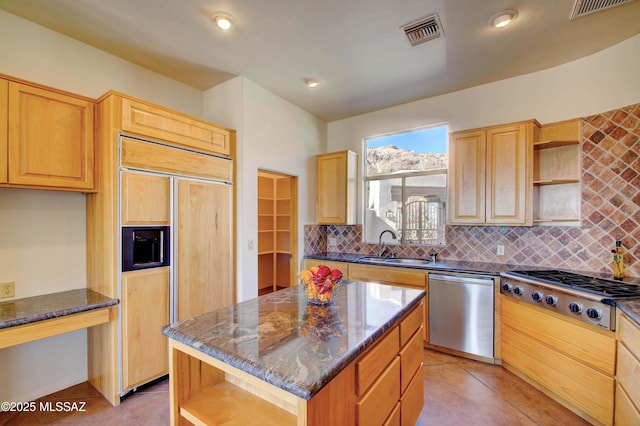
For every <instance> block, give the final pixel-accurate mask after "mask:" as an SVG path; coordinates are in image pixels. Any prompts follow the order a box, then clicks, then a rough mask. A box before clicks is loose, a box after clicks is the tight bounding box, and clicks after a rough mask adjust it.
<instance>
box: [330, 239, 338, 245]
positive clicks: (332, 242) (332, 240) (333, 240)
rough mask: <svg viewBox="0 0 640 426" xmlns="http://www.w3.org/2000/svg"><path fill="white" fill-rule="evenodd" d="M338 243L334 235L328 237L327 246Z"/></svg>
mask: <svg viewBox="0 0 640 426" xmlns="http://www.w3.org/2000/svg"><path fill="white" fill-rule="evenodd" d="M337 244H338V239H337V238H336V237H329V247H335V246H336V245H337Z"/></svg>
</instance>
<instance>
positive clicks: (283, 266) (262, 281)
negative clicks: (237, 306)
mask: <svg viewBox="0 0 640 426" xmlns="http://www.w3.org/2000/svg"><path fill="white" fill-rule="evenodd" d="M292 188H295V186H294V185H293V182H292V177H291V176H285V175H280V174H276V173H269V172H265V171H259V172H258V290H259V291H261V290H262V291H265V290H266V289H271V290H273V291H276V290H277V289H278V288H284V287H289V286H291V285H292V284H293V278H292V277H293V273H292V252H293V250H292V246H295V242H293V243H292V241H295V238H296V237H295V235H294V233H293V232H292V231H293V230H294V229H293V226H294V221H295V212H294V204H295V200H294V197H293V194H292V192H293V190H292Z"/></svg>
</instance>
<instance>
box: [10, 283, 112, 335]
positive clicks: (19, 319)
mask: <svg viewBox="0 0 640 426" xmlns="http://www.w3.org/2000/svg"><path fill="white" fill-rule="evenodd" d="M116 304H118V300H117V299H111V298H108V297H106V296H103V295H102V294H100V293H97V292H95V291H93V290H89V289H87V288H82V289H78V290H68V291H61V292H58V293H51V294H43V295H41V296H33V297H25V298H22V299H14V300H10V301H7V302H0V329H3V328H8V327H14V326H17V325H23V324H29V323H32V322H37V321H44V320H48V319H51V318H58V317H62V316H65V315H71V314H77V313H78V312H85V311H90V310H92V309H98V308H104V307H107V306H112V305H116Z"/></svg>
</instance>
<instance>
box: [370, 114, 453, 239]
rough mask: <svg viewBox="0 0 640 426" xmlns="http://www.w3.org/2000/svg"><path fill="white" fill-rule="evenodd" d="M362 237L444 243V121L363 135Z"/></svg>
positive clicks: (445, 171) (445, 139)
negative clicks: (389, 235)
mask: <svg viewBox="0 0 640 426" xmlns="http://www.w3.org/2000/svg"><path fill="white" fill-rule="evenodd" d="M365 151H366V162H367V163H366V171H365V197H364V202H365V206H364V207H365V209H364V211H365V217H364V239H365V241H366V242H373V243H377V242H378V240H379V236H380V234H381V233H382V232H383V231H384V230H387V229H388V230H391V231H393V232H394V233H395V234H396V236H397V239H398V240H399V242H401V243H402V244H416V245H434V244H444V242H445V241H444V221H445V217H446V214H445V207H446V200H447V163H448V161H447V126H437V127H430V128H427V129H422V130H417V131H412V132H403V133H398V134H394V135H389V136H383V137H376V138H367V139H365Z"/></svg>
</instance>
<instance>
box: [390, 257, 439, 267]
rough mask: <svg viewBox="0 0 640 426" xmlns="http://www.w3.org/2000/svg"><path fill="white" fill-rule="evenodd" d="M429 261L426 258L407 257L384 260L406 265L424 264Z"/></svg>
mask: <svg viewBox="0 0 640 426" xmlns="http://www.w3.org/2000/svg"><path fill="white" fill-rule="evenodd" d="M429 262H430V261H429V260H427V259H413V258H409V257H396V258H392V259H387V260H385V263H402V264H407V265H426V264H427V263H429Z"/></svg>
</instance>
